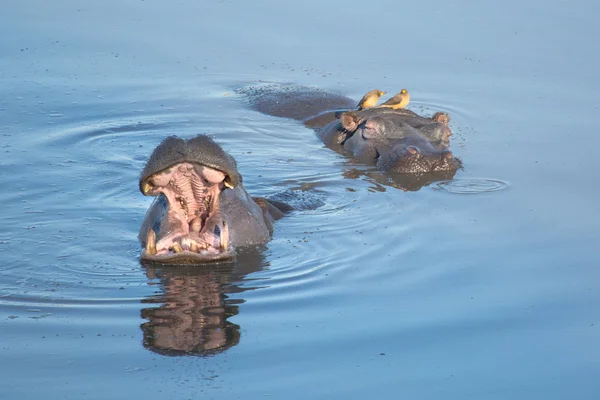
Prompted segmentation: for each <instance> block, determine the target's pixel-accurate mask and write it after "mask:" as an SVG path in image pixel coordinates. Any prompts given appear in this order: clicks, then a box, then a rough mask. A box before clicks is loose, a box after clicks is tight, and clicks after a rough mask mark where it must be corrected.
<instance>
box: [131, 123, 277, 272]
mask: <svg viewBox="0 0 600 400" xmlns="http://www.w3.org/2000/svg"><path fill="white" fill-rule="evenodd" d="M139 188H140V191H141V192H142V193H143V194H145V195H147V196H156V200H154V202H153V203H152V205H151V206H150V208H149V209H148V211H147V212H146V216H145V217H144V221H143V222H142V226H141V228H140V233H139V235H138V238H139V239H140V243H141V245H142V248H143V250H142V255H141V259H142V260H144V261H150V262H154V263H159V264H174V265H179V264H193V265H199V264H206V263H212V262H215V261H229V260H232V259H233V258H234V256H235V253H236V249H237V248H238V247H243V246H253V245H262V244H264V243H266V242H267V241H269V239H270V237H271V234H272V232H273V223H274V221H275V219H278V218H281V217H282V216H283V214H284V212H285V211H282V209H281V208H277V206H275V205H274V204H272V203H271V202H269V201H268V200H267V199H264V198H253V197H250V195H249V194H248V193H247V192H246V189H244V185H243V183H242V176H241V175H240V173H239V172H238V169H237V163H236V161H235V159H234V158H233V157H232V156H231V155H229V154H228V153H227V152H225V151H224V150H223V148H221V146H219V144H217V143H216V142H215V141H214V140H212V139H211V138H210V137H208V136H206V135H198V136H196V137H194V138H191V139H187V140H185V139H182V138H178V137H177V136H169V137H167V138H165V139H164V140H163V141H162V142H161V143H160V144H159V145H158V146H157V147H156V148H155V149H154V151H153V152H152V154H151V155H150V158H148V161H147V162H146V165H145V166H144V169H143V170H142V173H141V175H140V180H139ZM280 207H283V205H280Z"/></svg>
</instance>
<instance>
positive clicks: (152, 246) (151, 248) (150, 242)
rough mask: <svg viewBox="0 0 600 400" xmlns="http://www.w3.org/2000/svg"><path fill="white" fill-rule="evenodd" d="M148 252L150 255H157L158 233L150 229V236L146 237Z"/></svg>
mask: <svg viewBox="0 0 600 400" xmlns="http://www.w3.org/2000/svg"><path fill="white" fill-rule="evenodd" d="M146 251H147V252H148V254H151V255H155V254H156V232H154V230H153V229H152V228H150V229H148V236H147V237H146Z"/></svg>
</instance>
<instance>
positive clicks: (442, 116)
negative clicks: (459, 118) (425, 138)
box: [431, 111, 450, 126]
mask: <svg viewBox="0 0 600 400" xmlns="http://www.w3.org/2000/svg"><path fill="white" fill-rule="evenodd" d="M431 119H432V120H433V121H434V122H440V123H442V124H444V125H446V126H448V124H449V123H450V115H448V113H444V112H440V111H438V112H436V113H435V114H433V115H432V116H431Z"/></svg>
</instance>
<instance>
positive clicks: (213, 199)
mask: <svg viewBox="0 0 600 400" xmlns="http://www.w3.org/2000/svg"><path fill="white" fill-rule="evenodd" d="M145 183H147V185H144V186H143V188H142V189H143V190H145V191H146V192H148V193H150V194H153V195H158V194H161V195H163V196H164V197H165V199H166V201H167V203H168V210H169V211H168V212H167V213H166V214H165V216H164V217H163V220H164V221H165V224H166V225H165V226H164V227H163V226H162V225H161V228H160V230H159V231H157V232H158V235H160V237H159V238H158V239H160V240H157V232H154V231H153V232H150V231H148V239H147V240H146V243H147V244H146V250H147V253H148V254H149V255H168V254H174V253H182V252H191V253H197V254H211V255H214V254H217V253H221V252H223V250H226V251H228V250H229V247H230V240H229V230H228V226H227V223H226V222H225V221H224V218H223V217H222V216H221V215H220V213H221V210H220V204H219V200H220V194H221V192H222V191H223V190H224V188H225V187H227V188H231V187H233V186H234V185H233V184H232V183H231V182H229V181H225V182H224V175H223V173H222V172H221V171H218V170H214V169H211V168H209V167H206V166H199V165H196V164H192V163H180V164H176V165H174V166H173V167H171V168H168V169H165V170H163V171H161V172H159V173H157V174H154V175H151V176H150V177H149V178H148V179H147V180H146V182H145Z"/></svg>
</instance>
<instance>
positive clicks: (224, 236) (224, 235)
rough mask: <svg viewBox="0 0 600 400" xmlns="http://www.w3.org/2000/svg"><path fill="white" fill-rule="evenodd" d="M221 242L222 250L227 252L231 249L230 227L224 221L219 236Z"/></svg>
mask: <svg viewBox="0 0 600 400" xmlns="http://www.w3.org/2000/svg"><path fill="white" fill-rule="evenodd" d="M219 242H220V247H221V250H227V248H228V247H229V227H228V225H227V222H225V221H223V226H222V227H221V233H220V234H219Z"/></svg>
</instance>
